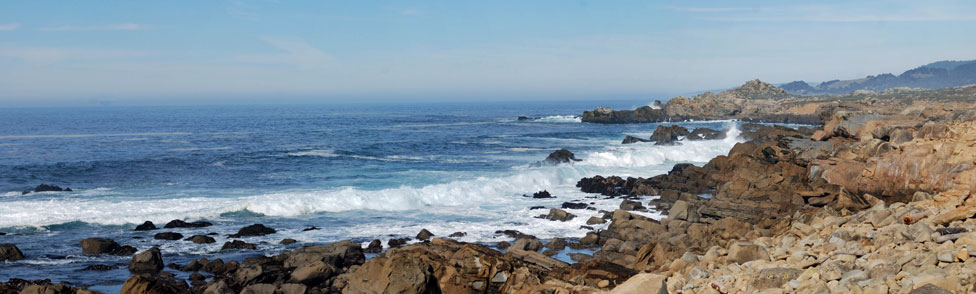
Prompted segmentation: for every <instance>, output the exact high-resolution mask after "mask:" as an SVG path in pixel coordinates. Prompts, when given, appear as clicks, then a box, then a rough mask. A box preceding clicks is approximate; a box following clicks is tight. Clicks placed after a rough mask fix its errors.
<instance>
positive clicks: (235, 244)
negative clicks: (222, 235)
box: [220, 240, 258, 251]
mask: <svg viewBox="0 0 976 294" xmlns="http://www.w3.org/2000/svg"><path fill="white" fill-rule="evenodd" d="M230 249H250V250H257V249H258V246H257V245H254V244H251V243H247V242H244V241H241V240H234V241H230V242H224V246H221V247H220V251H224V250H230Z"/></svg>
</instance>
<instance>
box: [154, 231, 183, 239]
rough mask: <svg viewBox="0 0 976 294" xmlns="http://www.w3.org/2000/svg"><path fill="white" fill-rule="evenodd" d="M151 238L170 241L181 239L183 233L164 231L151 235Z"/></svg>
mask: <svg viewBox="0 0 976 294" xmlns="http://www.w3.org/2000/svg"><path fill="white" fill-rule="evenodd" d="M153 239H156V240H170V241H172V240H179V239H183V234H180V233H175V232H165V233H159V234H156V235H153Z"/></svg>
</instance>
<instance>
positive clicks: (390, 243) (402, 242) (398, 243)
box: [386, 238, 410, 248]
mask: <svg viewBox="0 0 976 294" xmlns="http://www.w3.org/2000/svg"><path fill="white" fill-rule="evenodd" d="M409 241H410V238H399V239H390V241H386V245H387V246H390V248H397V247H400V246H403V245H406V244H407V242H409Z"/></svg>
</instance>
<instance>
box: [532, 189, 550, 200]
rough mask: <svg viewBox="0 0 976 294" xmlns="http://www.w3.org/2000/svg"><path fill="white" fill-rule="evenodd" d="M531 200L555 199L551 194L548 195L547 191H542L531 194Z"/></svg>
mask: <svg viewBox="0 0 976 294" xmlns="http://www.w3.org/2000/svg"><path fill="white" fill-rule="evenodd" d="M532 198H534V199H545V198H556V197H553V196H552V194H549V191H546V190H542V191H539V192H535V193H533V194H532Z"/></svg>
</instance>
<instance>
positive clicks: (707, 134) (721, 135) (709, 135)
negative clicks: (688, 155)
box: [688, 128, 725, 141]
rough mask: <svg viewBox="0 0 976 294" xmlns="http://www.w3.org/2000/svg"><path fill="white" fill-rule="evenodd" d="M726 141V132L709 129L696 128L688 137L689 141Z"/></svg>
mask: <svg viewBox="0 0 976 294" xmlns="http://www.w3.org/2000/svg"><path fill="white" fill-rule="evenodd" d="M718 139H725V132H723V131H716V130H713V129H709V128H696V129H694V130H692V131H691V134H689V135H688V140H692V141H695V140H718Z"/></svg>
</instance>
